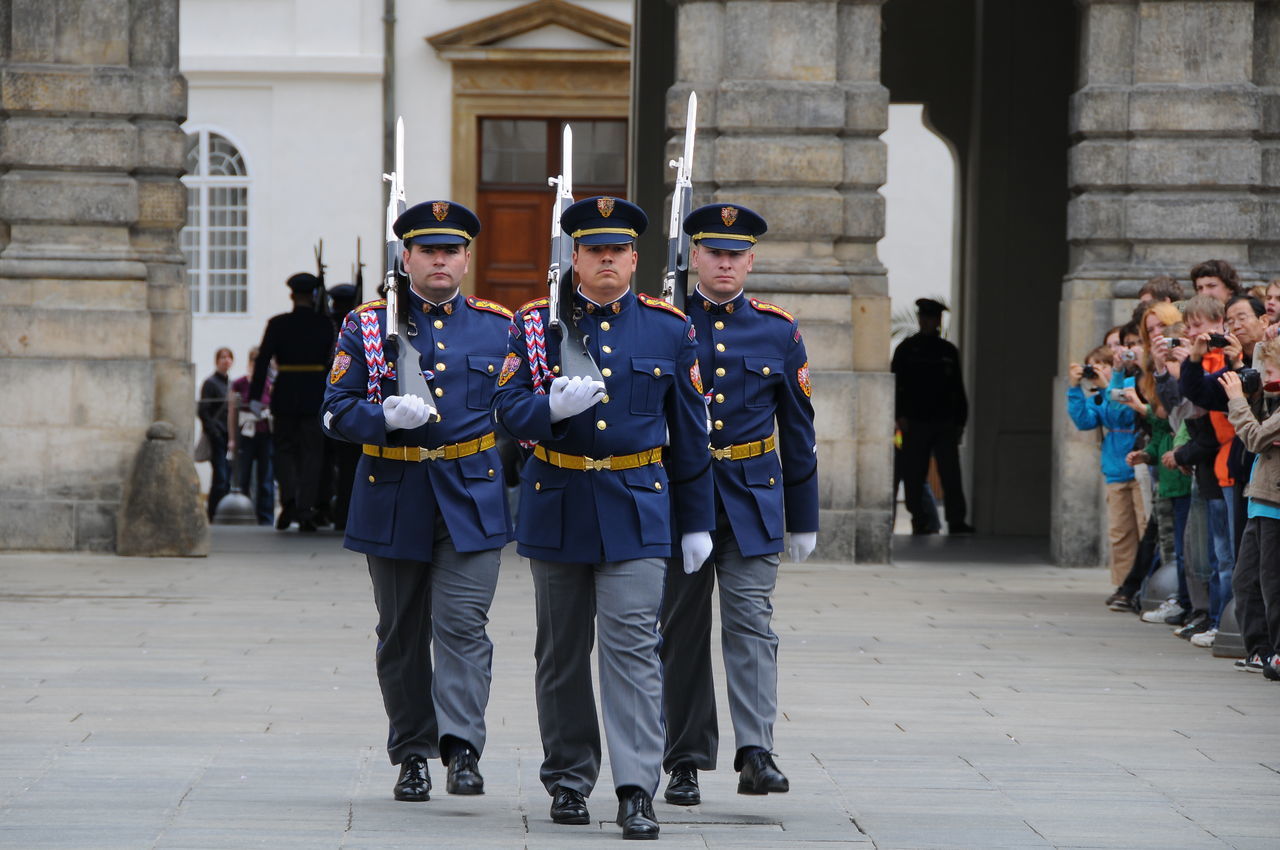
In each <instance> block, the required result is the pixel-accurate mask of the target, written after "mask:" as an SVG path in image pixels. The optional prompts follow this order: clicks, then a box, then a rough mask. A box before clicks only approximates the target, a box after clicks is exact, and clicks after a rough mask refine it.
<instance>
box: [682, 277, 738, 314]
mask: <svg viewBox="0 0 1280 850" xmlns="http://www.w3.org/2000/svg"><path fill="white" fill-rule="evenodd" d="M693 295H694V299H695V301H694V303H695V304H697V305H698V306H700V307H702V309H703V310H704V311H705V312H708V313H736V312H738V311H739V310H741V309H743V307H745V306H746V303H747V293H746V292H745V291H743V290H741V289H739V290H738V294H737V295H735V296H733V297H732V298H730V299H729V300H728V301H725V302H723V303H720V304H717V303H716V302H715V301H714V300H713V299H711V298H710V297H708V296H706V295H704V294H703V293H702V287H700V286H698V285H696V284H695V285H694V287H693Z"/></svg>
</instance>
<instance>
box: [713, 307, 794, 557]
mask: <svg viewBox="0 0 1280 850" xmlns="http://www.w3.org/2000/svg"><path fill="white" fill-rule="evenodd" d="M689 318H690V319H691V320H692V321H693V326H694V328H695V329H696V330H697V337H696V338H697V346H698V362H699V363H701V364H703V366H702V379H703V381H704V382H705V383H706V385H707V394H708V396H709V397H710V399H711V403H710V408H709V409H710V417H711V447H712V449H713V450H714V449H719V448H724V447H726V446H733V445H745V444H748V443H753V442H755V441H758V440H765V439H766V438H768V437H770V436H773V435H774V433H775V431H774V421H775V420H776V421H777V448H775V450H774V451H771V452H763V453H761V454H758V455H757V456H755V457H748V458H744V459H742V460H716V461H714V462H713V463H712V465H711V466H712V469H713V470H714V473H715V482H716V496H717V497H718V498H719V500H720V501H721V502H722V503H723V505H724V509H725V513H726V514H727V515H728V517H729V523H730V525H732V526H733V535H734V537H735V538H736V539H737V541H738V547H739V548H740V549H741V551H742V554H743V555H746V556H748V557H750V556H754V555H773V554H776V553H778V552H781V551H782V535H783V531H784V513H785V530H786V531H817V530H818V478H817V469H818V459H817V455H816V453H815V452H816V448H815V447H816V435H815V432H814V427H813V404H812V402H811V400H810V399H811V395H812V389H811V385H810V382H809V358H808V355H807V354H806V353H805V347H804V341H803V340H802V339H801V337H800V326H799V324H797V323H796V321H795V320H794V319H793V318H792V317H791V315H790V314H789V313H787V312H786V311H785V310H783V309H781V308H780V307H776V306H774V305H772V304H769V303H767V302H764V301H760V300H759V299H756V298H749V297H747V296H746V295H744V294H741V293H739V295H738V297H737V298H735V299H733V300H732V301H728V302H725V303H724V304H716V303H714V302H712V301H710V300H708V299H706V298H704V297H703V296H702V295H701V293H699V292H697V291H695V292H694V293H693V294H692V296H691V297H690V299H689Z"/></svg>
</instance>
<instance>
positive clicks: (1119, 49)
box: [1051, 0, 1280, 565]
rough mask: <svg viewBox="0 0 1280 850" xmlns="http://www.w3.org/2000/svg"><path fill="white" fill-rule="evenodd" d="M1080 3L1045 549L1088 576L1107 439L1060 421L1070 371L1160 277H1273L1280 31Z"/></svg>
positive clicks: (1248, 13) (1143, 6)
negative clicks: (1217, 269)
mask: <svg viewBox="0 0 1280 850" xmlns="http://www.w3.org/2000/svg"><path fill="white" fill-rule="evenodd" d="M1078 3H1079V6H1080V8H1081V14H1082V16H1083V20H1082V28H1081V60H1080V69H1079V71H1080V73H1079V79H1080V88H1079V91H1077V93H1076V94H1075V96H1074V97H1073V99H1072V104H1071V132H1072V134H1073V136H1074V139H1075V143H1074V145H1073V147H1072V150H1071V159H1070V175H1069V180H1070V185H1071V190H1072V193H1073V195H1074V197H1073V199H1072V200H1071V202H1070V204H1069V208H1068V237H1069V240H1070V245H1071V265H1070V270H1069V271H1068V273H1067V276H1066V280H1065V282H1064V285H1063V303H1062V310H1061V331H1062V332H1061V336H1060V339H1061V348H1060V351H1059V355H1058V361H1059V372H1058V374H1059V379H1058V385H1057V387H1056V388H1055V393H1056V397H1057V399H1058V402H1057V409H1056V411H1055V418H1054V427H1055V439H1054V479H1055V480H1054V487H1053V501H1054V503H1053V522H1052V540H1051V546H1052V551H1053V557H1054V560H1055V561H1056V562H1057V563H1059V564H1064V565H1093V564H1098V563H1101V562H1102V561H1103V560H1104V558H1105V553H1106V515H1105V512H1104V510H1103V508H1102V500H1101V484H1100V482H1099V478H1100V476H1099V473H1098V451H1097V444H1098V438H1097V435H1096V434H1094V433H1081V432H1079V431H1076V430H1075V428H1074V427H1072V425H1071V423H1070V422H1069V421H1068V419H1067V417H1066V413H1065V410H1064V406H1065V404H1064V402H1063V400H1062V398H1063V393H1064V388H1065V385H1066V383H1065V381H1066V379H1065V375H1066V371H1067V364H1068V363H1069V362H1072V361H1076V362H1078V361H1079V360H1080V358H1082V357H1083V356H1084V355H1085V354H1086V353H1087V352H1088V351H1089V350H1090V349H1091V348H1093V347H1094V346H1096V345H1098V344H1099V343H1101V341H1102V336H1103V333H1104V332H1105V330H1106V329H1107V328H1108V327H1110V326H1112V325H1116V324H1120V323H1121V322H1123V321H1127V320H1128V318H1129V316H1130V312H1131V310H1132V308H1133V306H1134V304H1135V303H1136V302H1135V301H1134V300H1133V299H1135V298H1136V296H1137V292H1138V289H1139V288H1140V287H1141V286H1142V284H1143V282H1145V281H1146V280H1147V279H1149V278H1151V277H1154V276H1156V275H1159V274H1171V275H1173V276H1175V277H1177V278H1178V279H1179V280H1181V281H1182V282H1183V284H1184V286H1185V287H1186V288H1187V289H1188V291H1189V289H1190V283H1189V281H1188V280H1187V273H1188V272H1189V270H1190V269H1191V266H1192V265H1194V264H1195V263H1196V262H1199V261H1201V260H1205V259H1209V258H1214V257H1217V258H1222V259H1226V260H1229V261H1230V262H1231V263H1232V264H1234V265H1235V266H1236V267H1237V268H1238V269H1240V271H1241V276H1242V277H1244V278H1253V279H1256V278H1258V277H1260V276H1269V275H1271V274H1273V273H1274V271H1275V269H1276V268H1277V260H1278V259H1280V256H1278V255H1277V239H1278V237H1280V217H1277V216H1276V215H1275V212H1276V210H1277V204H1276V201H1275V198H1276V195H1275V194H1274V192H1275V189H1276V188H1278V187H1280V180H1278V178H1280V169H1277V168H1276V166H1275V158H1274V156H1273V155H1271V154H1274V152H1275V151H1276V149H1277V148H1276V141H1275V140H1276V128H1277V126H1278V125H1277V118H1276V115H1277V114H1280V113H1277V111H1276V110H1275V109H1274V108H1272V109H1271V110H1267V109H1265V108H1264V107H1265V105H1267V104H1270V103H1273V102H1275V101H1276V97H1275V89H1274V88H1268V89H1264V90H1260V89H1259V87H1258V85H1257V83H1256V82H1255V80H1256V81H1258V82H1262V83H1263V84H1265V85H1266V86H1271V87H1274V86H1275V85H1276V83H1277V82H1280V78H1278V77H1280V70H1278V69H1277V67H1276V62H1275V60H1274V57H1275V55H1276V53H1275V48H1276V44H1277V41H1280V39H1277V35H1278V34H1280V22H1277V13H1276V4H1275V3H1274V2H1265V3H1254V2H1252V0H1249V2H1245V1H1244V0H1206V2H1176V3H1175V2H1166V1H1165V0H1161V2H1139V0H1078ZM1255 7H1256V12H1257V14H1256V16H1255ZM1255 56H1256V57H1258V58H1259V59H1260V60H1262V61H1261V62H1260V65H1259V67H1258V68H1257V69H1256V73H1255V67H1254V59H1255ZM1268 116H1269V117H1268Z"/></svg>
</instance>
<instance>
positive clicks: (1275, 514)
mask: <svg viewBox="0 0 1280 850" xmlns="http://www.w3.org/2000/svg"><path fill="white" fill-rule="evenodd" d="M1254 365H1255V367H1256V368H1258V369H1259V371H1261V372H1262V373H1263V381H1264V383H1263V391H1264V393H1265V394H1266V396H1270V397H1271V399H1270V400H1267V401H1260V402H1259V404H1258V408H1259V409H1261V410H1263V411H1266V410H1267V408H1270V411H1269V413H1270V415H1268V416H1267V418H1266V419H1265V421H1262V422H1261V423H1260V422H1259V421H1258V420H1259V416H1258V415H1257V414H1255V411H1254V409H1253V408H1252V407H1251V406H1250V404H1249V402H1248V400H1247V399H1246V398H1245V394H1244V388H1243V386H1242V385H1241V382H1240V376H1239V375H1237V374H1236V373H1235V372H1225V373H1223V375H1222V376H1221V377H1219V379H1218V382H1219V383H1220V384H1221V385H1222V388H1223V390H1224V391H1225V392H1226V394H1227V415H1228V416H1229V417H1230V420H1231V424H1232V425H1233V426H1235V430H1236V434H1237V435H1238V436H1239V438H1240V440H1241V442H1243V443H1244V446H1245V448H1246V449H1248V450H1249V451H1251V452H1254V453H1255V454H1256V455H1257V458H1256V459H1255V460H1254V463H1253V471H1252V474H1251V475H1250V478H1249V485H1248V488H1247V489H1246V490H1245V495H1246V496H1247V497H1248V512H1247V513H1248V516H1247V519H1246V522H1245V526H1244V535H1243V537H1242V539H1241V543H1240V554H1239V559H1238V560H1237V562H1236V569H1235V575H1234V576H1233V582H1234V584H1235V586H1236V588H1237V589H1236V597H1235V600H1236V603H1235V604H1236V615H1237V617H1238V619H1239V621H1240V632H1241V636H1242V637H1243V638H1244V642H1245V652H1246V656H1247V657H1246V659H1245V661H1244V664H1243V667H1244V669H1261V670H1262V672H1263V673H1264V674H1265V675H1266V677H1267V678H1268V679H1274V680H1280V410H1277V409H1276V408H1275V405H1274V401H1273V399H1274V397H1275V395H1276V394H1277V393H1280V340H1274V339H1273V340H1270V341H1268V342H1266V343H1264V344H1263V345H1262V346H1260V348H1259V349H1258V356H1257V357H1256V358H1255V363H1254ZM1264 415H1265V414H1264ZM1238 666H1241V665H1238Z"/></svg>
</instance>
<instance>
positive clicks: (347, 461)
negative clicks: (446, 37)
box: [320, 283, 360, 531]
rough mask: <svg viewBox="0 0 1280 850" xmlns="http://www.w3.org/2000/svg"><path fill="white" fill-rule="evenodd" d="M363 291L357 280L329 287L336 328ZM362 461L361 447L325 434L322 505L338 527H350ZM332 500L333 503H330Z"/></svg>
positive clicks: (330, 309)
mask: <svg viewBox="0 0 1280 850" xmlns="http://www.w3.org/2000/svg"><path fill="white" fill-rule="evenodd" d="M358 299H359V294H358V292H357V291H356V285H355V284H354V283H337V284H334V285H333V286H331V287H329V318H330V319H331V320H332V321H333V330H334V333H335V334H337V333H338V332H339V331H340V329H341V328H340V326H341V324H342V319H343V317H344V316H346V315H347V314H348V313H350V312H351V311H352V310H354V309H355V308H356V305H357V304H358V303H359V301H358ZM359 461H360V447H359V446H358V445H356V444H355V443H348V442H346V441H345V440H335V439H333V438H332V437H326V438H325V452H324V473H323V475H324V478H325V479H326V482H322V483H321V486H320V492H321V499H320V507H321V509H322V510H323V509H327V510H329V511H331V513H330V514H329V516H330V518H331V519H332V520H333V528H334V530H335V531H343V530H345V529H346V527H347V512H348V510H349V509H350V507H351V485H352V482H354V481H355V477H356V464H357V463H359ZM330 500H332V504H330Z"/></svg>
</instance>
